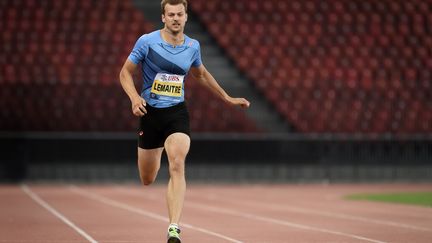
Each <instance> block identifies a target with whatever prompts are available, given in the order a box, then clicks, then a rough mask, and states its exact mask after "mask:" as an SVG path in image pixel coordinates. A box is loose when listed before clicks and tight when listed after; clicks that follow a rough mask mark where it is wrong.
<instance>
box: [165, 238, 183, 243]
mask: <svg viewBox="0 0 432 243" xmlns="http://www.w3.org/2000/svg"><path fill="white" fill-rule="evenodd" d="M167 243H181V241H180V239H179V238H174V237H171V238H169V239H168V242H167Z"/></svg>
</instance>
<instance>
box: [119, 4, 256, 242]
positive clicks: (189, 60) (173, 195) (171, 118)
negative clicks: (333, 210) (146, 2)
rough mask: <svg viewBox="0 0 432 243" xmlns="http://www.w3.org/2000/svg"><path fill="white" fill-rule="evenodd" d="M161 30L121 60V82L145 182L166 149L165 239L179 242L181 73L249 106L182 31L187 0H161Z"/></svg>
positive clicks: (185, 126)
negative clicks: (135, 125)
mask: <svg viewBox="0 0 432 243" xmlns="http://www.w3.org/2000/svg"><path fill="white" fill-rule="evenodd" d="M161 12H162V22H163V23H164V28H163V29H161V30H157V31H154V32H151V33H148V34H144V35H142V36H141V37H140V38H139V39H138V41H137V42H136V44H135V46H134V48H133V50H132V52H131V53H130V55H129V57H128V58H127V60H126V61H125V63H124V65H123V67H122V70H121V72H120V82H121V85H122V87H123V89H124V91H125V92H126V93H127V95H128V96H129V98H130V100H131V103H132V112H133V114H134V115H136V116H139V117H140V131H139V138H138V169H139V174H140V178H141V181H142V183H143V184H144V185H150V184H151V183H152V182H153V181H154V180H155V179H156V176H157V173H158V170H159V168H160V162H161V155H162V152H163V150H164V149H165V151H166V153H167V157H168V162H169V174H170V179H169V182H168V190H167V204H168V214H169V223H170V225H169V226H168V233H167V234H168V242H169V243H170V242H180V228H179V225H178V224H179V220H180V215H181V211H182V208H183V201H184V196H185V191H186V180H185V173H184V170H185V168H184V167H185V159H186V155H187V153H188V152H189V146H190V137H189V134H190V128H189V114H188V111H187V108H186V104H185V102H184V82H185V76H186V75H187V74H191V75H193V76H194V78H195V79H196V80H197V81H199V82H200V83H202V84H203V85H204V86H205V87H207V88H209V89H210V90H211V91H212V92H214V93H215V94H216V95H217V96H219V97H220V98H221V99H222V100H224V101H225V102H226V103H228V104H231V105H238V106H241V107H244V108H247V107H249V101H247V100H246V99H244V98H233V97H230V96H229V95H228V94H227V93H226V92H225V91H224V90H223V89H222V88H221V87H220V86H219V84H218V83H217V82H216V80H215V79H214V78H213V76H212V75H211V74H210V73H209V72H208V71H207V69H206V68H205V67H204V65H203V64H202V61H201V52H200V44H199V42H198V41H197V40H194V39H192V38H189V37H188V36H187V35H185V34H184V33H183V31H184V27H185V24H186V21H187V1H186V0H162V2H161ZM138 68H141V70H142V73H143V81H144V83H143V87H142V90H141V95H139V94H138V92H137V90H136V88H135V85H134V81H133V78H132V75H133V73H134V72H135V71H136V70H137V69H138Z"/></svg>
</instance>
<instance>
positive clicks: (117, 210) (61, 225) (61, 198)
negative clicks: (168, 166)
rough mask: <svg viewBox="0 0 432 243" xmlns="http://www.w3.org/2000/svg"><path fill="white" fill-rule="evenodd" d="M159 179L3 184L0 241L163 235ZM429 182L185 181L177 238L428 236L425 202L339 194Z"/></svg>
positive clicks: (430, 211)
mask: <svg viewBox="0 0 432 243" xmlns="http://www.w3.org/2000/svg"><path fill="white" fill-rule="evenodd" d="M165 190H166V189H165V186H164V185H154V186H150V187H142V186H138V185H103V186H95V185H79V186H72V185H22V186H19V185H18V186H17V185H2V186H0V197H1V200H0V215H1V217H0V242H10V243H30V242H32V243H42V242H43V243H54V242H55V243H63V242H64V243H66V242H68V243H75V242H105V243H132V242H158V243H161V242H166V241H165V233H166V228H167V216H166V215H167V212H166V205H165ZM406 191H432V185H431V184H412V185H410V184H391V185H194V184H192V185H189V187H188V191H187V195H186V202H185V207H184V211H183V216H182V222H181V227H182V239H183V242H185V243H188V242H189V243H195V242H278V243H280V242H296V243H303V242H305V243H306V242H307V243H309V242H332V243H337V242H341V243H342V242H344V243H350V242H377V243H380V242H401V243H402V242H404V243H405V242H416V243H418V242H425V243H426V242H432V208H428V207H419V206H407V205H399V204H388V203H378V202H366V201H350V200H344V199H343V197H344V195H347V194H351V193H360V192H406Z"/></svg>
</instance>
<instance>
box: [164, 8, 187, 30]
mask: <svg viewBox="0 0 432 243" xmlns="http://www.w3.org/2000/svg"><path fill="white" fill-rule="evenodd" d="M186 21H187V14H186V11H185V7H184V6H183V4H176V5H171V4H167V5H165V14H162V22H163V23H165V27H166V28H167V29H168V30H169V31H171V32H172V33H173V34H177V33H180V32H183V30H184V27H185V24H186Z"/></svg>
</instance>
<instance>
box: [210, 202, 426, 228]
mask: <svg viewBox="0 0 432 243" xmlns="http://www.w3.org/2000/svg"><path fill="white" fill-rule="evenodd" d="M206 198H207V199H209V200H212V201H214V200H215V199H218V200H221V199H220V198H223V201H225V202H230V203H235V204H239V203H238V201H236V200H230V199H227V197H219V198H216V197H213V196H212V195H211V196H208V197H206ZM241 204H247V205H250V206H252V207H260V208H262V207H264V208H268V209H279V210H284V211H291V212H297V213H304V214H312V215H313V214H315V215H322V216H327V217H331V218H340V219H348V220H353V221H361V222H366V223H373V224H378V225H386V226H392V227H398V228H406V229H411V230H418V231H427V232H432V229H430V228H426V227H421V226H415V225H410V224H405V223H396V222H391V221H387V220H379V219H373V218H365V217H360V216H355V215H350V214H344V213H335V212H322V211H318V210H313V209H307V208H303V207H294V206H286V205H281V204H276V203H259V202H249V201H242V202H241Z"/></svg>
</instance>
